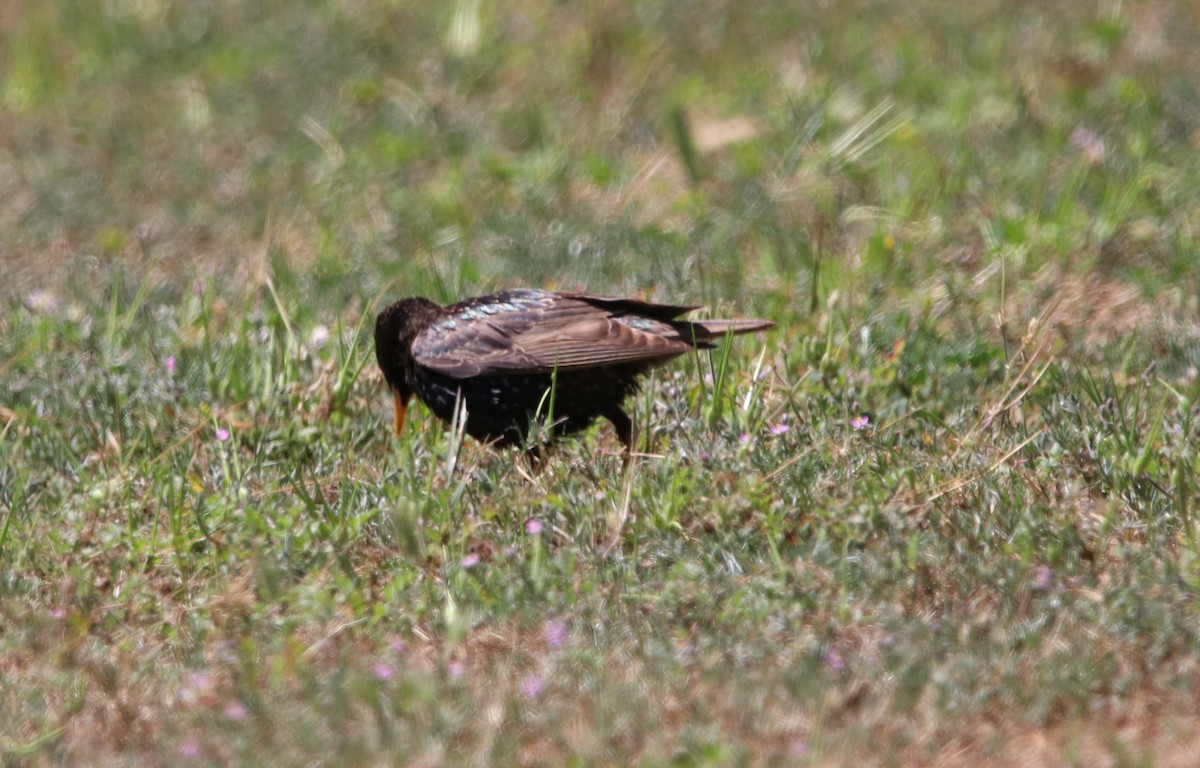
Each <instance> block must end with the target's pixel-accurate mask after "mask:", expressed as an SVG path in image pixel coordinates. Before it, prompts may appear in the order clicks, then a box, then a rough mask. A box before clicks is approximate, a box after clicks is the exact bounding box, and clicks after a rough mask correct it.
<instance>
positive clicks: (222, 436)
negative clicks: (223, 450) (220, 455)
mask: <svg viewBox="0 0 1200 768" xmlns="http://www.w3.org/2000/svg"><path fill="white" fill-rule="evenodd" d="M228 439H229V430H228V429H225V427H217V441H218V442H222V443H223V442H225V441H226V440H228Z"/></svg>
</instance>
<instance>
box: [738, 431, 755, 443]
mask: <svg viewBox="0 0 1200 768" xmlns="http://www.w3.org/2000/svg"><path fill="white" fill-rule="evenodd" d="M753 439H754V438H752V437H750V435H749V434H747V433H745V432H743V433H742V434H740V435H738V442H739V443H741V444H742V445H748V444H749V443H750V441H751V440H753Z"/></svg>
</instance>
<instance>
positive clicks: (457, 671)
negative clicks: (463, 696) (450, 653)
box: [446, 659, 467, 677]
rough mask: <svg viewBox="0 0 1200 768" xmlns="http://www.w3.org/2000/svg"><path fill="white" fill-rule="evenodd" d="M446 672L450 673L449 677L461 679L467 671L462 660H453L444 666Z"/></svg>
mask: <svg viewBox="0 0 1200 768" xmlns="http://www.w3.org/2000/svg"><path fill="white" fill-rule="evenodd" d="M446 671H447V672H449V673H450V677H462V676H463V673H464V672H466V671H467V665H466V663H465V662H464V661H463V660H462V659H455V660H454V661H452V662H450V663H449V664H448V665H447V666H446Z"/></svg>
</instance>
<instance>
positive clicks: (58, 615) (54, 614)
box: [50, 608, 67, 621]
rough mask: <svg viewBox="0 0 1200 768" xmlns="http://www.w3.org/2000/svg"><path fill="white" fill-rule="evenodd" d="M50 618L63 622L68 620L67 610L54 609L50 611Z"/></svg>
mask: <svg viewBox="0 0 1200 768" xmlns="http://www.w3.org/2000/svg"><path fill="white" fill-rule="evenodd" d="M50 617H51V618H54V619H58V620H59V621H62V620H63V619H65V618H67V609H66V608H54V609H52V610H51V611H50Z"/></svg>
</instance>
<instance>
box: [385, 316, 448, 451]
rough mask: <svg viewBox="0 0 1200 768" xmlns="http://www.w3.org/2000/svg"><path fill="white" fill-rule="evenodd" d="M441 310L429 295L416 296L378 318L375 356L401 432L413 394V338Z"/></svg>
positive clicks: (397, 426)
mask: <svg viewBox="0 0 1200 768" xmlns="http://www.w3.org/2000/svg"><path fill="white" fill-rule="evenodd" d="M439 312H441V307H439V306H438V305H437V304H434V303H433V302H432V301H430V300H429V299H423V298H419V297H414V298H410V299H401V300H400V301H397V302H396V303H395V304H392V305H391V306H389V307H387V308H386V309H384V310H383V311H382V312H380V313H379V316H378V317H376V318H375V360H376V361H377V362H378V363H379V370H381V371H382V372H383V378H384V380H385V381H387V385H388V389H390V390H391V391H392V399H393V402H394V404H395V420H396V434H397V435H399V434H400V432H401V430H403V429H404V416H405V414H406V413H407V412H408V401H409V400H411V399H412V396H413V388H414V385H413V376H414V374H415V371H414V370H413V369H414V367H415V363H414V362H413V355H412V344H413V340H414V339H416V338H417V334H418V333H420V332H421V331H422V330H424V329H425V328H426V327H427V326H428V325H429V324H430V323H431V322H433V320H435V319H436V318H437V316H438V313H439Z"/></svg>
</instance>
